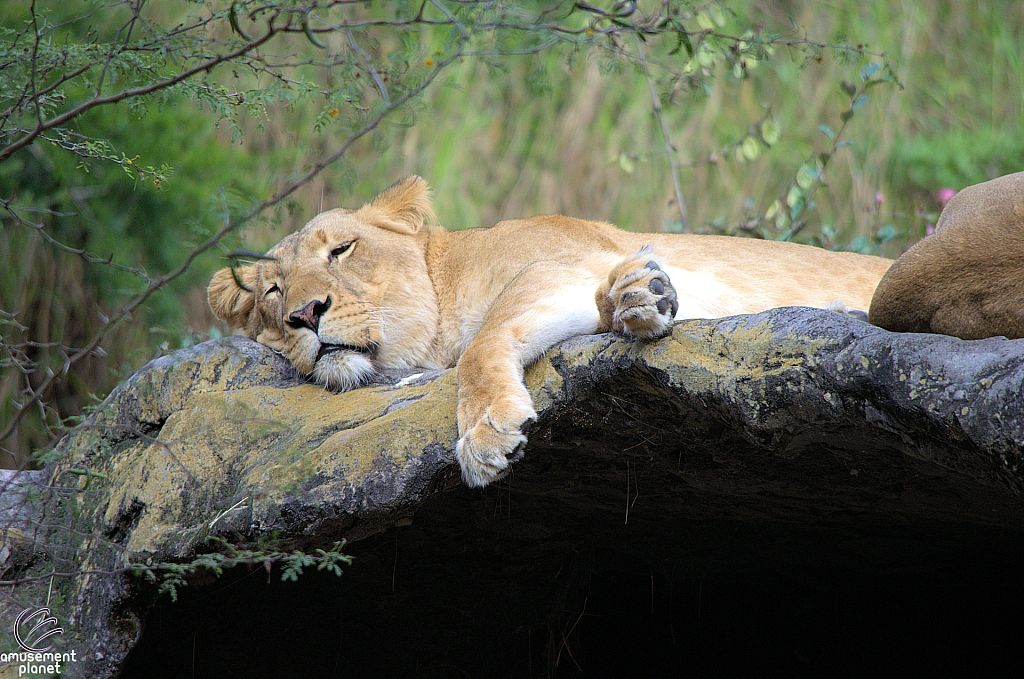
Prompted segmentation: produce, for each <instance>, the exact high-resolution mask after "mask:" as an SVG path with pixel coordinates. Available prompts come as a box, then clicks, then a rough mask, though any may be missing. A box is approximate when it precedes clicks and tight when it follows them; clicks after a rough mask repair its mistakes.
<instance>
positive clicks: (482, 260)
mask: <svg viewBox="0 0 1024 679" xmlns="http://www.w3.org/2000/svg"><path fill="white" fill-rule="evenodd" d="M432 220H433V209H432V208H431V203H430V196H429V191H428V189H427V185H426V182H424V181H423V180H422V179H420V178H419V177H411V178H409V179H405V180H403V181H401V182H398V183H396V184H395V185H393V186H392V187H391V188H389V189H388V190H386V191H384V192H383V193H382V194H380V195H379V196H377V197H376V198H374V199H373V200H372V201H371V202H369V203H368V204H366V205H364V206H363V207H361V208H359V209H358V210H346V209H338V210H331V211H329V212H324V213H323V214H320V215H318V216H316V217H314V218H313V219H312V220H311V221H310V222H309V223H308V224H306V225H305V226H304V227H303V228H302V229H301V230H299V231H297V232H296V233H293V234H292V235H290V236H288V237H287V238H285V239H284V240H282V241H281V242H280V243H278V244H277V245H275V246H274V247H273V248H271V250H270V252H268V253H267V255H268V256H269V257H270V259H266V260H261V261H260V262H259V263H257V264H253V265H249V266H243V267H240V268H238V269H236V270H235V273H232V270H231V269H230V268H228V269H222V270H221V271H219V272H217V274H216V275H215V276H214V277H213V281H212V282H211V283H210V288H209V300H210V306H211V308H212V309H213V311H214V313H215V314H216V315H217V316H218V317H219V318H221V319H223V320H224V321H226V322H227V323H229V324H230V325H231V326H233V327H235V328H240V329H242V330H243V331H244V332H245V334H246V335H248V336H249V337H251V338H254V339H256V340H257V341H259V342H260V343H262V344H265V345H266V346H268V347H270V348H272V349H275V350H277V351H280V352H282V353H283V354H284V355H285V356H286V357H288V359H289V360H290V361H291V363H292V364H293V365H294V366H295V367H296V368H297V369H298V370H299V371H301V372H302V373H303V374H305V375H307V376H308V377H309V378H311V379H312V380H315V381H316V382H319V383H321V384H323V385H325V386H327V387H329V388H332V389H342V390H344V389H349V388H351V387H355V386H358V385H359V384H360V382H361V381H363V380H364V379H366V378H367V377H368V376H369V375H371V374H372V373H373V372H374V370H375V369H376V368H412V367H422V368H447V367H452V366H457V367H458V381H459V400H458V413H457V415H458V425H459V442H458V445H457V448H456V453H457V456H458V460H459V464H460V465H461V467H462V478H463V479H464V480H465V482H466V483H467V484H469V485H470V486H485V485H487V484H488V483H490V482H491V481H494V480H495V479H498V478H500V477H501V476H503V475H504V474H505V473H507V471H508V469H509V463H510V462H511V461H512V460H514V459H517V457H518V456H519V455H520V454H521V453H520V451H521V449H522V447H523V444H524V443H525V442H526V437H525V436H523V433H522V431H521V429H522V427H523V425H524V424H525V423H526V422H527V421H528V420H531V419H532V418H534V417H536V412H535V411H534V409H533V403H532V401H531V400H530V394H529V392H527V390H526V387H525V386H524V385H523V368H524V366H527V365H529V364H530V363H531V362H533V361H534V360H536V359H537V358H538V357H539V356H540V355H541V354H542V353H543V352H544V351H545V350H546V349H548V348H549V347H551V346H552V345H554V344H556V343H558V342H560V341H562V340H564V339H566V338H568V337H571V336H573V335H582V334H588V333H596V332H609V331H615V332H618V333H622V334H623V335H626V336H629V337H636V338H639V339H651V338H657V337H661V336H663V335H665V334H667V333H668V332H669V324H670V323H671V322H672V320H673V319H674V318H680V319H682V318H717V317H721V316H729V315H732V314H746V313H754V312H758V311H764V310H765V309H770V308H772V307H778V306H784V305H804V306H815V307H827V306H832V307H833V308H836V307H837V306H838V307H843V308H845V307H852V308H856V309H862V310H867V308H868V304H869V302H870V300H871V295H872V293H873V292H874V289H875V285H876V284H877V283H878V280H879V279H880V278H881V277H882V274H884V273H885V271H886V269H888V268H889V266H890V264H891V263H892V262H890V261H889V260H887V259H882V258H880V257H869V256H865V255H857V254H852V253H845V252H829V251H827V250H821V249H818V248H814V247H809V246H804V245H795V244H792V243H779V242H773V241H763V240H754V239H747V238H729V237H722V236H695V235H662V234H641V233H628V232H625V231H620V230H618V229H616V228H615V227H614V226H612V225H611V224H604V223H600V222H588V221H583V220H579V219H572V218H570V217H558V216H551V217H534V218H531V219H522V220H513V221H506V222H501V223H499V224H497V225H496V226H494V227H492V228H490V229H470V230H467V231H457V232H449V231H446V230H445V229H443V228H441V227H439V226H433V225H430V223H431V222H432ZM236 274H237V278H236ZM239 283H241V284H242V285H241V286H240V285H239ZM243 286H244V287H243Z"/></svg>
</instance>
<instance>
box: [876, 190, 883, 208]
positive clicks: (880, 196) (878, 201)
mask: <svg viewBox="0 0 1024 679" xmlns="http://www.w3.org/2000/svg"><path fill="white" fill-rule="evenodd" d="M884 202H885V194H884V193H882V192H881V191H875V205H881V204H882V203H884Z"/></svg>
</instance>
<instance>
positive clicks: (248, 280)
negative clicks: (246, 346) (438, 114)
mask: <svg viewBox="0 0 1024 679" xmlns="http://www.w3.org/2000/svg"><path fill="white" fill-rule="evenodd" d="M432 218H433V209H432V207H431V204H430V196H429V191H428V189H427V184H426V182H424V181H423V180H422V179H421V178H419V177H410V178H408V179H405V180H402V181H400V182H398V183H396V184H394V185H393V186H392V187H391V188H389V189H387V190H386V191H384V192H383V193H381V194H380V195H379V196H377V197H376V198H374V199H373V200H372V201H370V202H369V203H367V204H366V205H364V206H363V207H361V208H359V209H358V210H347V209H338V210H331V211H329V212H324V213H322V214H320V215H317V216H316V217H314V218H313V219H312V220H311V221H310V222H309V223H308V224H306V225H305V226H304V227H302V229H300V230H299V231H297V232H295V233H293V234H292V235H290V236H288V237H286V238H285V239H284V240H282V241H281V242H280V243H278V244H277V245H275V246H274V247H273V248H271V249H270V251H269V252H267V256H268V259H266V260H260V261H259V262H258V263H256V264H251V265H247V266H241V267H237V268H236V269H235V270H234V271H232V269H231V268H226V269H221V270H220V271H218V272H217V273H216V275H214V277H213V280H212V281H211V282H210V287H209V289H208V291H207V295H208V298H209V301H210V308H211V309H213V313H214V314H216V315H217V317H218V318H220V319H221V320H223V321H226V322H227V323H228V324H229V325H231V326H232V327H233V328H238V329H242V330H243V331H244V332H245V334H246V335H247V336H249V337H250V338H252V339H255V340H256V341H258V342H259V343H260V344H264V345H266V346H268V347H270V348H271V349H274V350H276V351H280V352H281V353H283V354H284V355H285V356H286V357H287V358H288V360H289V361H291V363H292V365H294V366H295V368H296V369H298V370H299V371H300V372H302V373H303V374H305V375H306V376H308V377H310V378H311V379H313V380H315V381H316V382H318V383H320V384H323V385H324V386H327V387H330V388H333V389H349V388H351V387H353V386H355V385H358V384H359V383H360V382H361V381H363V380H364V379H365V378H366V377H368V376H369V375H371V374H372V373H373V372H374V369H375V367H381V368H407V367H413V366H416V365H419V364H422V360H423V358H424V357H425V355H426V354H427V352H428V351H429V350H430V346H431V343H432V341H433V338H434V335H435V333H436V331H437V318H438V311H437V299H436V296H435V293H434V289H433V285H432V284H431V280H430V277H429V276H428V274H427V265H426V259H425V248H426V241H427V236H428V234H427V229H423V228H422V227H423V225H424V222H425V221H429V220H431V219H432Z"/></svg>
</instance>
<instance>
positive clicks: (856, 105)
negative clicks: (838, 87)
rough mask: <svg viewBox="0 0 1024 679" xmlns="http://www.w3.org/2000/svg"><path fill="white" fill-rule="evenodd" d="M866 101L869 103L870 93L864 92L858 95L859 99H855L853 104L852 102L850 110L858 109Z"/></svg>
mask: <svg viewBox="0 0 1024 679" xmlns="http://www.w3.org/2000/svg"><path fill="white" fill-rule="evenodd" d="M866 103H868V95H866V94H862V95H860V96H859V97H857V99H856V100H854V102H853V103H852V104H850V110H851V111H856V110H857V109H859V108H860V107H861V106H863V105H864V104H866Z"/></svg>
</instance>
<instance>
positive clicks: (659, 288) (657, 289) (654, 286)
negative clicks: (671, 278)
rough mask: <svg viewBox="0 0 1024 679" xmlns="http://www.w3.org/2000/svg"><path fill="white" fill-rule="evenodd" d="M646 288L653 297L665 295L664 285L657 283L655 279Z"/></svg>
mask: <svg viewBox="0 0 1024 679" xmlns="http://www.w3.org/2000/svg"><path fill="white" fill-rule="evenodd" d="M648 287H649V288H650V289H651V292H653V293H654V294H655V295H661V294H664V293H665V284H664V283H662V282H661V281H659V280H658V279H657V278H655V279H654V280H653V281H651V284H650V285H649V286H648Z"/></svg>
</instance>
